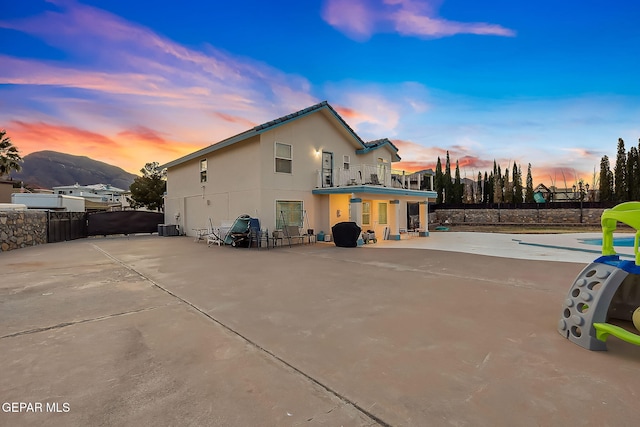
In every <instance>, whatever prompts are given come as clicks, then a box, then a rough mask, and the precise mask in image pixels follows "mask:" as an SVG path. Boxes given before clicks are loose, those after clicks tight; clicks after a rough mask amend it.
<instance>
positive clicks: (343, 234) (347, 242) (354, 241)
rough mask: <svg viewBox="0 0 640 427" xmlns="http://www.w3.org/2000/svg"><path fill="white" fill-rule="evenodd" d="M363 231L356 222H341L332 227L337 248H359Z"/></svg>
mask: <svg viewBox="0 0 640 427" xmlns="http://www.w3.org/2000/svg"><path fill="white" fill-rule="evenodd" d="M361 231H362V229H361V228H360V227H359V226H358V224H356V223H355V222H339V223H337V224H336V225H334V226H333V227H331V232H332V233H333V241H334V242H335V244H336V246H340V247H343V248H355V247H357V246H358V238H359V237H360V232H361Z"/></svg>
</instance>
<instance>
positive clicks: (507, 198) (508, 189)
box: [502, 168, 513, 203]
mask: <svg viewBox="0 0 640 427" xmlns="http://www.w3.org/2000/svg"><path fill="white" fill-rule="evenodd" d="M503 182H504V186H503V188H504V193H503V194H502V197H503V200H504V202H505V203H512V202H513V183H512V182H509V168H506V169H505V170H504V180H503Z"/></svg>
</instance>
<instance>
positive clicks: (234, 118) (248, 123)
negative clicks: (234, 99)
mask: <svg viewBox="0 0 640 427" xmlns="http://www.w3.org/2000/svg"><path fill="white" fill-rule="evenodd" d="M212 114H213V116H214V117H216V118H219V119H222V120H224V121H225V122H229V123H234V124H240V125H241V126H244V127H246V128H252V127H254V126H256V123H254V122H252V121H251V120H247V119H245V118H244V117H239V116H234V115H231V114H225V113H221V112H218V111H215V112H213V113H212Z"/></svg>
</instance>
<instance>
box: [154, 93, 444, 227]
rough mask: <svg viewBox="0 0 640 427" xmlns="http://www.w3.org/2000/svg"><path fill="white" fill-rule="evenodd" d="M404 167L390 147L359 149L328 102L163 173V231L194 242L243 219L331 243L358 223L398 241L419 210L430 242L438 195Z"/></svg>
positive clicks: (374, 144) (382, 143) (380, 143)
mask: <svg viewBox="0 0 640 427" xmlns="http://www.w3.org/2000/svg"><path fill="white" fill-rule="evenodd" d="M399 160H400V156H399V155H398V149H397V147H396V146H394V144H393V143H392V142H391V141H389V140H388V139H386V138H385V139H378V140H375V141H371V142H365V141H363V140H362V139H361V138H360V137H359V136H358V135H357V134H356V133H355V132H354V131H353V129H352V128H351V127H350V126H349V125H348V124H347V123H346V122H345V121H344V119H343V118H342V117H341V116H340V115H339V114H338V113H337V112H336V110H334V109H333V108H332V107H331V105H329V104H328V103H327V102H326V101H324V102H321V103H319V104H316V105H313V106H311V107H308V108H305V109H303V110H300V111H298V112H295V113H293V114H289V115H287V116H284V117H280V118H278V119H276V120H273V121H270V122H267V123H264V124H261V125H259V126H256V127H254V128H252V129H249V130H247V131H245V132H242V133H240V134H238V135H235V136H232V137H230V138H227V139H225V140H222V141H220V142H218V143H215V144H213V145H210V146H208V147H206V148H203V149H201V150H199V151H196V152H194V153H191V154H189V155H186V156H184V157H181V158H179V159H176V160H174V161H171V162H169V163H167V164H165V165H163V166H162V167H165V168H167V194H166V197H165V222H166V223H167V224H177V225H179V226H180V228H181V229H182V231H183V232H184V233H186V234H187V235H194V234H195V229H199V228H203V227H206V226H207V225H208V224H209V219H211V221H212V222H213V224H214V225H220V224H221V223H222V222H224V221H229V220H233V219H235V218H236V217H238V216H239V215H241V214H249V215H251V216H252V217H255V218H259V219H260V223H261V228H262V229H268V230H269V231H272V230H276V229H280V228H282V227H283V226H284V225H298V226H300V227H302V228H303V229H305V230H306V229H308V228H311V229H313V230H314V231H315V233H318V232H319V231H323V232H324V233H325V234H327V233H331V227H332V226H333V225H335V224H336V223H339V222H343V221H354V222H356V223H358V225H360V226H361V227H362V229H363V231H364V230H375V232H376V234H377V235H378V236H381V237H382V236H383V235H384V234H385V231H386V234H387V236H388V238H390V239H400V237H401V232H402V231H404V230H406V229H407V228H408V227H407V225H408V218H409V214H408V206H409V204H413V208H415V204H419V224H420V235H421V236H427V235H428V229H427V224H428V222H427V218H428V201H429V200H432V201H433V200H435V198H436V193H435V192H434V191H425V190H420V188H433V186H432V182H429V183H428V184H427V185H424V183H421V182H420V179H415V178H416V177H415V175H413V174H410V173H405V172H403V171H397V170H394V169H393V168H392V164H393V162H397V161H399ZM408 176H411V177H412V178H414V179H407V177H408ZM424 179H432V177H431V176H429V175H428V174H426V175H425V176H424ZM421 184H422V185H421ZM414 210H415V209H414Z"/></svg>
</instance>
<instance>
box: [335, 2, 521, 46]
mask: <svg viewBox="0 0 640 427" xmlns="http://www.w3.org/2000/svg"><path fill="white" fill-rule="evenodd" d="M439 3H440V2H435V1H431V2H429V1H427V2H419V1H416V0H326V2H325V6H324V9H323V12H322V17H323V19H324V20H325V21H326V22H327V23H328V24H329V25H331V26H333V27H335V28H336V29H338V30H339V31H341V32H343V33H345V34H346V35H347V36H348V37H350V38H352V39H354V40H357V41H365V40H367V39H369V38H370V37H371V36H372V35H373V34H375V33H381V32H397V33H399V34H401V35H404V36H413V37H420V38H441V37H449V36H453V35H456V34H475V35H493V36H507V37H512V36H515V31H513V30H511V29H508V28H505V27H502V26H500V25H497V24H489V23H484V22H456V21H449V20H446V19H443V18H440V17H439V16H437V6H438V4H439Z"/></svg>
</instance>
